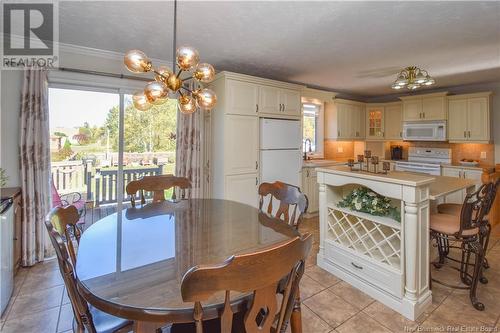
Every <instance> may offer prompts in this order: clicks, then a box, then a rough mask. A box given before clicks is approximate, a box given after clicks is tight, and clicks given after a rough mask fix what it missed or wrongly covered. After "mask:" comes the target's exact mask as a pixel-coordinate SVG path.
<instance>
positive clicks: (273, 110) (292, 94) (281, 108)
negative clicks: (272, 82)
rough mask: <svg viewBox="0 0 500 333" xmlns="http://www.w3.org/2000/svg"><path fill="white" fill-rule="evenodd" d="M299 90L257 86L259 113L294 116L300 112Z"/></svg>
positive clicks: (297, 115)
mask: <svg viewBox="0 0 500 333" xmlns="http://www.w3.org/2000/svg"><path fill="white" fill-rule="evenodd" d="M300 94H301V92H300V91H299V90H294V89H283V88H277V87H272V86H260V87H259V114H269V115H280V116H286V115H289V116H296V117H299V116H300V114H301V110H302V106H301V102H300Z"/></svg>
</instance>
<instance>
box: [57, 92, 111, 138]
mask: <svg viewBox="0 0 500 333" xmlns="http://www.w3.org/2000/svg"><path fill="white" fill-rule="evenodd" d="M119 102H120V97H119V95H118V94H111V93H103V92H95V91H84V90H70V89H58V88H49V118H50V128H51V129H53V128H56V127H66V128H68V127H81V126H83V124H84V123H85V122H88V123H89V124H90V126H94V125H97V126H102V125H103V124H104V122H105V121H106V116H107V114H108V111H109V109H111V108H112V107H113V106H115V105H116V106H118V105H119Z"/></svg>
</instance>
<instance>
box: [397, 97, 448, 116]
mask: <svg viewBox="0 0 500 333" xmlns="http://www.w3.org/2000/svg"><path fill="white" fill-rule="evenodd" d="M447 94H448V93H447V92H442V93H433V94H425V95H416V96H405V97H400V99H401V100H402V101H403V120H404V121H432V120H446V119H447V113H448V110H447V109H448V107H447V103H446V101H447V100H446V95H447Z"/></svg>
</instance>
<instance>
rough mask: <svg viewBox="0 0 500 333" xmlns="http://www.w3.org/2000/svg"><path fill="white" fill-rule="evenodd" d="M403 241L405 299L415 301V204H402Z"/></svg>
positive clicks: (416, 221)
mask: <svg viewBox="0 0 500 333" xmlns="http://www.w3.org/2000/svg"><path fill="white" fill-rule="evenodd" d="M404 210H405V211H404V234H405V235H404V240H405V246H404V250H405V279H406V281H405V298H407V299H409V300H412V301H416V300H417V288H418V286H417V282H418V276H417V274H418V271H419V267H418V266H419V262H418V253H417V252H418V249H419V246H418V207H417V204H416V203H412V202H405V203H404Z"/></svg>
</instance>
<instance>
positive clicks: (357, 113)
mask: <svg viewBox="0 0 500 333" xmlns="http://www.w3.org/2000/svg"><path fill="white" fill-rule="evenodd" d="M364 128H365V110H364V104H363V103H359V102H353V101H349V100H342V99H336V100H334V102H327V103H325V138H326V139H333V140H363V139H364V138H365V131H364Z"/></svg>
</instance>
